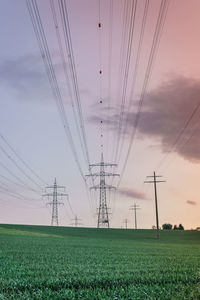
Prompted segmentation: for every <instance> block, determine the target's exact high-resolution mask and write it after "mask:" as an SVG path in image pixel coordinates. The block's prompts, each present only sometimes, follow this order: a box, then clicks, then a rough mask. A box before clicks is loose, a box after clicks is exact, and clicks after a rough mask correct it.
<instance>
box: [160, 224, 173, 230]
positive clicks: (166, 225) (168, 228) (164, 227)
mask: <svg viewBox="0 0 200 300" xmlns="http://www.w3.org/2000/svg"><path fill="white" fill-rule="evenodd" d="M162 229H164V230H166V229H167V230H171V229H172V224H168V223H165V224H163V225H162Z"/></svg>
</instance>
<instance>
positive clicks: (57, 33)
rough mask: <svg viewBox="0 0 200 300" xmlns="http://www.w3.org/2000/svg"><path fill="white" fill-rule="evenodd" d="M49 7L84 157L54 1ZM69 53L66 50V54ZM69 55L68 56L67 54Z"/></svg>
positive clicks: (51, 1)
mask: <svg viewBox="0 0 200 300" xmlns="http://www.w3.org/2000/svg"><path fill="white" fill-rule="evenodd" d="M50 6H51V11H52V15H53V22H54V26H55V30H56V36H57V40H58V46H59V52H60V56H61V60H62V66H63V71H64V75H65V81H66V84H67V89H68V92H69V96H70V100H71V106H72V110H73V115H74V120H75V126H76V130H77V133H78V136H79V139H80V145H81V148H82V151H83V155H84V157H85V155H86V154H85V150H84V145H83V141H82V136H81V132H80V128H79V122H80V121H79V122H78V117H77V112H76V110H75V105H76V103H75V101H74V98H73V95H72V90H71V85H70V80H69V75H68V69H67V64H66V60H65V55H64V50H63V46H62V40H61V35H60V30H59V24H58V20H57V16H56V9H55V5H54V1H53V0H50ZM68 52H69V51H68V50H67V53H68ZM68 55H70V54H68ZM85 160H86V163H87V164H88V162H87V158H86V157H85Z"/></svg>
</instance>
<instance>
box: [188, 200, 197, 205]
mask: <svg viewBox="0 0 200 300" xmlns="http://www.w3.org/2000/svg"><path fill="white" fill-rule="evenodd" d="M186 202H187V204H190V205H197V203H196V202H195V201H192V200H187V201H186Z"/></svg>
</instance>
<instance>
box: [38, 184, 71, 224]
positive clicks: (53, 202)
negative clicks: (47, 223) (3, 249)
mask: <svg viewBox="0 0 200 300" xmlns="http://www.w3.org/2000/svg"><path fill="white" fill-rule="evenodd" d="M46 189H51V190H52V192H50V193H46V194H44V195H43V196H44V197H48V200H51V199H52V200H51V201H50V202H48V203H47V204H48V205H52V217H51V225H52V226H53V225H54V224H55V225H56V226H58V224H59V223H58V205H61V204H63V205H64V203H63V202H61V201H59V200H58V198H59V197H68V194H66V193H58V190H59V189H62V190H65V186H59V185H57V183H56V178H55V181H54V185H52V186H47V187H46ZM49 198H50V199H49Z"/></svg>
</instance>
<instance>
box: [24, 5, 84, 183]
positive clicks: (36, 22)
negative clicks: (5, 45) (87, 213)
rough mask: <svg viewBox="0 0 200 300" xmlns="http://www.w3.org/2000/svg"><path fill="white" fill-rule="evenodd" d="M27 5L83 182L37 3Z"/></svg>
mask: <svg viewBox="0 0 200 300" xmlns="http://www.w3.org/2000/svg"><path fill="white" fill-rule="evenodd" d="M26 3H27V7H28V12H29V15H30V18H31V22H32V25H33V29H34V32H35V35H36V39H37V42H38V45H39V49H40V52H41V56H42V59H43V62H44V66H45V70H46V73H47V76H48V79H49V83H50V86H51V89H52V93H53V95H54V99H55V102H56V105H57V108H58V111H59V115H60V118H61V121H62V124H63V127H64V130H65V134H66V136H67V139H68V142H69V145H70V148H71V151H72V154H73V156H74V159H75V162H76V164H77V167H78V170H79V172H80V174H81V177H82V179H83V180H84V181H85V177H84V174H83V171H82V168H81V165H80V161H79V158H78V155H77V152H76V149H75V145H74V141H73V138H72V134H71V130H70V127H69V123H68V120H67V116H66V111H65V108H64V104H63V101H62V96H61V93H60V89H59V86H58V82H57V78H56V74H55V70H54V66H53V63H52V58H51V54H50V51H49V47H48V43H47V39H46V36H45V32H44V28H43V25H42V21H41V17H40V13H39V9H38V6H37V2H36V1H35V0H26Z"/></svg>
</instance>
